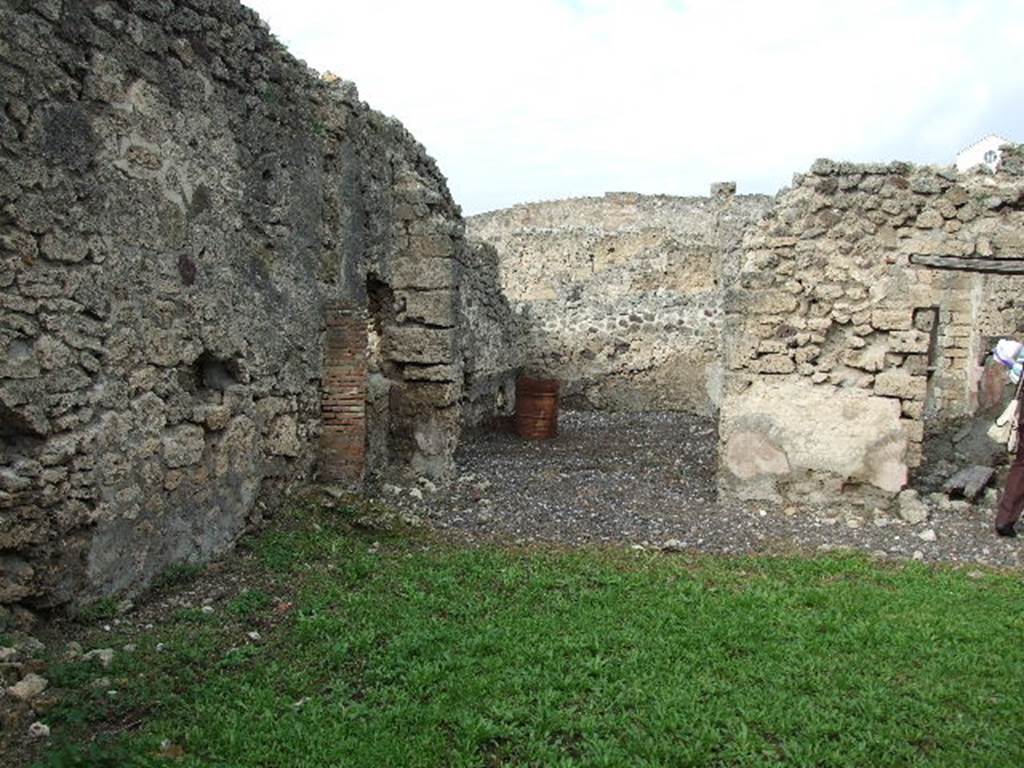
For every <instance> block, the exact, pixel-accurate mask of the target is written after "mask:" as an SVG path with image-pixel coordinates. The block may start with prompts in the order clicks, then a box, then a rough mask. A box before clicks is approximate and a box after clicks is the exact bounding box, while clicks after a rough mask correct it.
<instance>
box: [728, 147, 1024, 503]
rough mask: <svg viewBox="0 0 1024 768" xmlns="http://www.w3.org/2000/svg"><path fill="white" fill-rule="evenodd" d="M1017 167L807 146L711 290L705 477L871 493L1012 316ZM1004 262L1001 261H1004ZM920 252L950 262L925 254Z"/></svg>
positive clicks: (797, 496)
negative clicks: (718, 445) (716, 470)
mask: <svg viewBox="0 0 1024 768" xmlns="http://www.w3.org/2000/svg"><path fill="white" fill-rule="evenodd" d="M1022 193H1024V179H1022V178H1021V175H1020V171H1019V169H1018V168H1017V167H1016V165H1013V164H1011V165H1008V166H1007V167H1006V168H1005V169H1004V170H1003V171H1001V172H1000V173H998V174H996V175H990V174H984V173H975V174H967V175H958V174H957V173H956V171H955V170H953V169H951V168H931V167H924V168H922V167H912V166H909V165H906V164H903V163H891V164H888V165H884V164H875V165H853V164H849V163H834V162H831V161H826V160H822V161H818V162H817V163H815V164H814V166H813V168H812V169H811V172H810V173H808V174H805V175H803V176H798V177H797V178H796V179H795V180H794V186H793V188H792V189H789V190H784V191H783V192H782V193H780V195H779V196H778V198H777V202H776V206H775V208H774V210H773V211H772V212H771V214H770V215H769V216H767V217H766V218H765V219H764V220H763V221H762V222H761V223H760V224H758V225H757V226H755V227H752V228H750V229H749V230H748V231H747V232H746V233H745V236H744V238H743V248H742V251H743V253H742V260H741V266H740V273H739V275H738V279H737V281H736V284H735V285H734V286H733V287H732V288H731V289H730V290H728V291H727V293H726V300H725V307H726V323H725V331H724V333H725V337H726V338H727V339H728V341H727V343H726V351H727V370H728V374H727V386H726V397H725V401H724V403H723V407H722V414H721V430H720V431H721V440H722V454H721V458H722V473H721V478H722V483H721V485H722V490H723V492H724V493H725V494H727V495H730V496H739V497H740V498H759V499H772V500H783V499H787V500H791V501H798V502H804V503H806V502H808V501H811V502H814V501H819V502H822V503H824V502H831V501H833V500H836V499H842V498H848V499H849V500H850V501H851V502H857V503H872V502H873V501H874V500H875V499H876V497H878V496H884V495H886V494H891V493H893V492H895V491H898V490H899V489H900V488H901V487H902V486H903V484H904V483H905V482H906V481H907V475H908V471H909V470H912V469H913V468H914V467H917V466H918V465H919V464H920V462H921V458H922V451H923V441H924V439H925V435H926V432H940V431H941V429H942V427H943V424H944V423H947V422H950V421H953V420H956V419H958V418H960V417H962V416H964V415H966V414H970V413H972V412H973V411H974V409H975V408H976V406H977V400H976V392H977V380H978V374H979V368H978V364H979V362H980V361H981V359H982V358H983V356H984V354H985V352H986V351H987V350H988V348H989V346H990V343H991V340H992V338H993V337H997V336H999V335H1014V333H1015V332H1016V331H1018V330H1019V329H1020V328H1021V322H1022V321H1024V311H1022V309H1021V307H1020V303H1019V297H1020V295H1021V290H1022V289H1024V281H1022V279H1021V278H1020V277H1014V276H1007V275H995V274H982V273H979V272H976V271H965V270H975V269H978V268H979V265H980V260H983V259H996V260H1000V259H1001V260H1004V262H1007V260H1012V259H1020V258H1021V257H1022V256H1024V248H1022V246H1024V234H1022V233H1024V204H1022ZM1007 263H1008V262H1007ZM936 265H942V266H947V267H948V266H954V267H958V269H937V268H934V267H935V266H936Z"/></svg>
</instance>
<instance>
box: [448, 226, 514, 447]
mask: <svg viewBox="0 0 1024 768" xmlns="http://www.w3.org/2000/svg"><path fill="white" fill-rule="evenodd" d="M459 268H460V279H459V337H460V341H461V348H462V371H463V406H462V420H463V426H464V427H475V426H478V425H481V424H484V423H486V422H487V421H488V420H489V419H490V418H491V417H494V416H500V415H507V414H510V413H511V412H512V410H513V408H514V406H515V382H516V375H517V374H518V372H519V370H520V368H521V367H522V365H523V345H522V343H521V340H522V330H521V328H520V326H519V323H518V321H517V318H516V317H515V316H514V315H513V313H512V309H511V307H510V305H509V302H508V300H507V299H506V297H505V294H504V293H503V292H502V289H501V275H500V265H499V259H498V253H497V251H495V250H494V248H493V247H492V246H490V245H488V244H486V243H482V242H474V241H470V242H469V247H467V248H466V249H465V250H464V251H463V252H462V258H461V259H460V263H459Z"/></svg>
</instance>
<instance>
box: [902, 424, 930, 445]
mask: <svg viewBox="0 0 1024 768" xmlns="http://www.w3.org/2000/svg"><path fill="white" fill-rule="evenodd" d="M900 423H901V424H902V425H903V434H905V435H906V436H907V440H909V441H910V442H912V443H920V442H923V441H924V422H923V421H920V420H918V419H901V420H900Z"/></svg>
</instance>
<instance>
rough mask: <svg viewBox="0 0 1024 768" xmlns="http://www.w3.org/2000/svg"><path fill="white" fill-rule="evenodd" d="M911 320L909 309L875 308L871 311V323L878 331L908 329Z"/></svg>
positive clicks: (912, 319) (912, 317) (912, 320)
mask: <svg viewBox="0 0 1024 768" xmlns="http://www.w3.org/2000/svg"><path fill="white" fill-rule="evenodd" d="M913 322H914V316H913V313H912V311H911V310H909V309H876V310H875V311H874V312H872V313H871V325H872V326H873V327H874V328H876V329H878V330H880V331H909V330H910V329H911V328H912V326H913Z"/></svg>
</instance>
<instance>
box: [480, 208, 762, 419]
mask: <svg viewBox="0 0 1024 768" xmlns="http://www.w3.org/2000/svg"><path fill="white" fill-rule="evenodd" d="M768 205H769V198H766V197H762V196H741V197H735V196H733V195H732V194H731V190H729V189H723V190H722V192H721V193H719V194H715V195H713V196H711V197H693V198H684V197H669V196H662V195H659V196H646V195H638V194H629V193H619V194H607V195H605V196H604V197H599V198H577V199H571V200H560V201H555V202H546V203H535V204H529V205H517V206H514V207H512V208H509V209H506V210H502V211H495V212H493V213H487V214H482V215H479V216H473V217H470V218H469V219H468V220H467V225H468V231H469V234H470V236H471V238H479V239H481V240H484V241H486V242H488V243H490V244H491V245H493V246H494V247H495V248H496V249H497V251H498V253H499V254H500V259H501V264H500V266H501V281H502V286H503V288H504V291H505V294H506V296H507V297H508V300H509V302H510V304H511V305H512V309H513V312H514V313H515V316H516V318H517V321H518V322H519V323H520V326H521V328H522V332H523V361H522V362H523V365H524V366H525V367H526V368H527V369H529V370H530V371H531V372H532V373H533V374H534V375H540V376H543V377H552V378H557V379H559V380H560V381H561V382H562V386H563V398H564V400H565V401H566V402H568V403H569V404H572V405H576V406H583V407H593V408H602V409H612V410H654V409H660V410H688V411H694V412H699V413H711V412H713V411H714V410H715V408H716V404H717V399H718V391H719V388H720V381H721V342H720V337H719V324H720V319H721V301H720V300H721V295H722V292H721V288H722V285H721V283H722V280H723V279H728V278H729V275H730V274H732V273H733V272H734V271H735V270H734V269H730V268H729V267H728V265H727V264H726V263H725V262H727V261H728V259H729V258H730V256H731V254H734V253H735V251H736V246H737V244H738V236H739V233H740V232H741V231H742V228H743V226H744V225H745V223H746V222H749V221H751V220H755V219H756V218H757V217H758V216H759V215H760V214H761V213H762V212H763V211H764V210H765V209H766V208H767V207H768Z"/></svg>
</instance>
